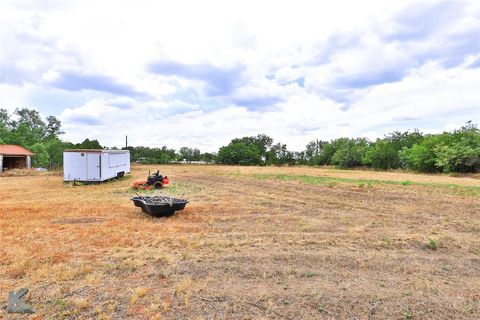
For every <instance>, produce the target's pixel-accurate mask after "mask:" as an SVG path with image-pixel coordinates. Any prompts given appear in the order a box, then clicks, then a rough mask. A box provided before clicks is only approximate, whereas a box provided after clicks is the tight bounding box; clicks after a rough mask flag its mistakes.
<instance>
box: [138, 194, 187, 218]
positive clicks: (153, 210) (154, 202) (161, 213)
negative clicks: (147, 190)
mask: <svg viewBox="0 0 480 320" xmlns="http://www.w3.org/2000/svg"><path fill="white" fill-rule="evenodd" d="M131 200H132V201H133V203H134V204H135V206H136V207H140V208H142V211H143V212H145V213H147V214H149V215H152V216H154V217H165V216H170V215H172V214H174V213H175V211H179V210H183V209H185V206H186V205H187V203H188V200H185V199H179V198H173V197H167V196H152V197H147V196H146V197H142V196H137V197H132V198H131Z"/></svg>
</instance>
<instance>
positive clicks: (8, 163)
mask: <svg viewBox="0 0 480 320" xmlns="http://www.w3.org/2000/svg"><path fill="white" fill-rule="evenodd" d="M33 155H34V153H32V152H30V151H29V150H27V149H25V148H24V147H21V146H17V145H14V144H0V169H1V171H3V170H6V169H23V168H28V169H30V166H31V163H32V161H31V159H32V158H31V157H32V156H33Z"/></svg>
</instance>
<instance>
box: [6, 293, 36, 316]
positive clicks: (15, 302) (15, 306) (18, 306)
mask: <svg viewBox="0 0 480 320" xmlns="http://www.w3.org/2000/svg"><path fill="white" fill-rule="evenodd" d="M27 293H28V289H25V288H22V289H20V290H18V291H17V292H15V291H10V292H9V293H8V305H7V312H8V313H34V312H35V311H33V309H32V308H30V307H29V306H27V305H26V304H25V303H24V302H23V301H22V300H21V299H22V298H23V297H24V296H25V295H26V294H27Z"/></svg>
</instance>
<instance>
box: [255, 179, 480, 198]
mask: <svg viewBox="0 0 480 320" xmlns="http://www.w3.org/2000/svg"><path fill="white" fill-rule="evenodd" d="M252 177H253V178H255V179H259V180H271V179H274V180H279V181H299V182H302V183H305V184H310V185H321V186H326V187H334V186H336V185H337V184H338V183H343V184H348V185H356V186H360V187H366V186H367V187H372V186H375V185H396V186H404V187H409V186H422V187H428V188H433V189H444V190H448V191H453V192H455V193H459V194H463V195H468V196H476V197H480V187H477V186H463V185H459V184H443V183H428V182H415V181H410V180H404V181H397V180H374V179H354V178H339V177H325V176H308V175H294V174H260V173H258V174H253V175H252Z"/></svg>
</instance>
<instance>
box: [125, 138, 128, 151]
mask: <svg viewBox="0 0 480 320" xmlns="http://www.w3.org/2000/svg"><path fill="white" fill-rule="evenodd" d="M127 148H128V136H125V149H127Z"/></svg>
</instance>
